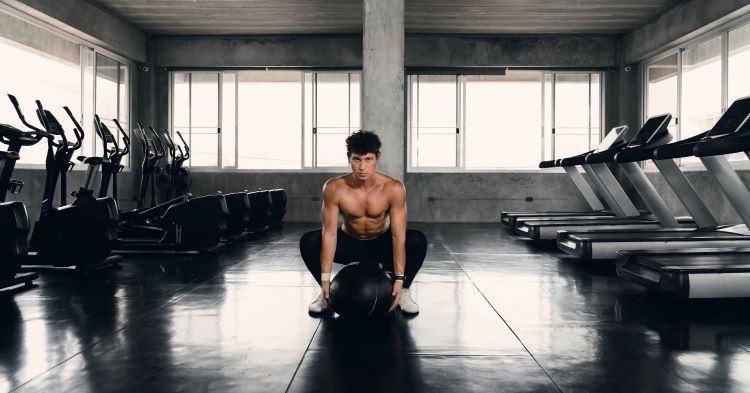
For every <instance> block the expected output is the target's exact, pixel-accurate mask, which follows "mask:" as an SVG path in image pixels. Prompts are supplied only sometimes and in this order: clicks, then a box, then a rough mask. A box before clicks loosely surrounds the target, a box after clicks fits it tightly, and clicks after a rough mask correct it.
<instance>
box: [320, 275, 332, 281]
mask: <svg viewBox="0 0 750 393" xmlns="http://www.w3.org/2000/svg"><path fill="white" fill-rule="evenodd" d="M320 281H331V273H320Z"/></svg>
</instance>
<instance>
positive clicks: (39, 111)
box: [35, 100, 69, 151]
mask: <svg viewBox="0 0 750 393" xmlns="http://www.w3.org/2000/svg"><path fill="white" fill-rule="evenodd" d="M35 102H36V117H37V118H38V119H39V122H40V123H42V127H44V129H45V130H46V131H47V132H49V133H50V134H52V135H59V136H60V138H61V141H60V142H56V141H55V139H54V138H50V139H49V143H50V144H51V145H52V146H54V147H57V148H59V149H61V150H62V151H68V150H69V147H68V138H67V137H66V136H65V130H63V129H62V126H60V129H57V130H55V129H54V128H53V127H52V122H51V119H50V116H49V115H52V113H50V112H49V111H47V110H46V109H44V106H43V105H42V102H41V101H39V100H36V101H35Z"/></svg>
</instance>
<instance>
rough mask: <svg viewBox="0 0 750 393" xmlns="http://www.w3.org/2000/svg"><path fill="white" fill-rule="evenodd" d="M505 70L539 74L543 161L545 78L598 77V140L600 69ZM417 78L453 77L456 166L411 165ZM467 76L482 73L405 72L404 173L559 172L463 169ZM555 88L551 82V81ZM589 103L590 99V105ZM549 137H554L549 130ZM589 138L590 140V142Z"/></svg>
mask: <svg viewBox="0 0 750 393" xmlns="http://www.w3.org/2000/svg"><path fill="white" fill-rule="evenodd" d="M505 70H506V71H514V70H516V71H538V72H539V74H540V79H539V84H540V89H541V105H540V108H541V112H540V114H541V118H542V121H541V127H540V133H541V140H540V146H539V148H540V153H541V157H542V160H544V159H546V158H545V154H546V149H545V144H546V142H547V141H546V138H547V135H546V134H547V132H546V128H545V123H546V118H545V112H546V111H545V110H546V106H545V97H544V94H545V75H552V77H553V79H554V78H555V75H557V74H587V75H589V83H591V80H590V76H591V75H594V74H596V75H599V97H600V102H599V140H601V138H602V136H603V134H604V132H605V128H604V125H605V124H606V123H605V114H606V110H605V108H606V106H605V105H606V96H605V92H606V75H605V72H604V71H602V70H600V69H588V70H578V69H576V70H566V69H535V68H506V69H505ZM419 75H443V76H453V75H455V76H456V94H457V96H456V106H457V110H458V113H457V114H456V127H457V128H458V129H459V134H458V137H457V141H458V142H459V143H458V144H457V147H456V150H457V153H458V156H457V160H456V161H457V164H456V166H454V167H420V166H414V165H413V160H412V158H413V156H412V148H413V145H412V123H411V121H412V116H413V114H412V112H413V105H412V98H413V97H412V88H411V85H412V80H411V78H412V77H418V76H419ZM467 75H483V74H482V73H481V72H476V73H474V72H469V73H461V72H456V73H450V71H449V70H445V73H437V74H436V73H433V72H427V73H424V74H420V73H419V72H414V73H412V74H409V73H407V74H406V79H405V81H406V83H405V89H406V104H405V105H406V124H405V133H406V164H407V165H406V172H407V173H538V172H545V173H550V172H562V169H560V168H552V169H547V168H545V169H539V168H482V169H480V168H466V132H465V129H466V116H465V113H466V102H465V101H466V83H465V78H464V77H465V76H467ZM487 75H497V74H496V73H494V74H493V73H487ZM553 86H554V82H553ZM554 90H555V89H554V87H553V88H552V94H553V96H552V108H553V110H552V112H551V115H552V116H553V120H552V123H551V124H552V128H553V129H554V128H555V124H554V98H555V97H554ZM590 102H591V100H590V99H589V105H590ZM590 118H591V107H590V106H589V119H590ZM589 123H590V124H589V127H592V126H593V124H591V122H590V120H589ZM550 135H553V134H552V133H551V131H550ZM552 138H553V139H552V143H553V147H552V151H554V137H552ZM590 138H591V137H589V140H590Z"/></svg>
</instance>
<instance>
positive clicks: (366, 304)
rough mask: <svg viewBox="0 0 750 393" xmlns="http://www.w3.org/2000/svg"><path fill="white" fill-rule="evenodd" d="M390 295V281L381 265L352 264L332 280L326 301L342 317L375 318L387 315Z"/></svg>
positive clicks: (391, 300)
mask: <svg viewBox="0 0 750 393" xmlns="http://www.w3.org/2000/svg"><path fill="white" fill-rule="evenodd" d="M392 291H393V283H392V282H391V277H390V276H389V275H388V273H387V272H386V271H385V270H383V268H382V266H381V265H380V264H377V263H363V262H354V263H351V264H349V265H347V266H345V267H344V268H343V269H341V271H340V272H339V273H338V274H336V276H335V277H334V278H333V281H331V292H330V294H329V298H328V301H329V305H330V306H331V309H332V310H333V311H335V312H336V313H338V314H339V315H341V316H342V317H348V318H366V317H377V316H383V315H385V314H387V313H388V309H389V308H390V307H391V303H392V302H393V297H392V296H391V292H392Z"/></svg>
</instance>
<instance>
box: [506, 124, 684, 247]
mask: <svg viewBox="0 0 750 393" xmlns="http://www.w3.org/2000/svg"><path fill="white" fill-rule="evenodd" d="M671 118H672V116H671V115H670V114H663V115H658V116H654V117H651V118H649V119H648V120H647V121H646V123H645V124H644V125H643V126H642V127H641V129H640V130H638V132H637V133H636V135H635V136H634V137H633V139H632V140H631V141H630V142H628V144H627V146H624V147H620V148H615V149H609V150H606V151H603V152H598V153H592V154H589V155H587V156H585V157H576V158H573V159H570V160H569V159H564V160H563V161H566V160H568V161H574V162H585V163H586V164H590V165H591V167H592V168H593V169H594V170H595V171H596V173H597V175H599V178H600V180H601V181H602V182H603V183H604V184H605V186H606V188H605V189H606V190H607V191H609V192H611V194H610V195H605V197H606V198H608V199H607V200H608V201H609V200H611V201H613V206H616V207H618V208H620V209H622V211H621V212H620V214H618V216H619V217H585V216H580V217H570V218H558V217H547V218H540V219H531V220H523V221H521V220H518V221H517V225H516V234H518V235H519V236H523V237H528V238H531V239H533V240H546V241H550V240H556V239H557V232H558V231H560V230H589V229H616V228H619V227H624V226H627V227H628V228H633V229H657V228H663V227H664V228H681V227H685V226H693V225H694V221H693V219H692V218H691V217H674V216H673V215H672V214H671V213H670V212H669V209H668V207H667V206H666V203H665V202H664V201H663V200H662V199H661V197H660V196H659V193H658V192H657V191H656V189H655V188H654V186H653V185H652V184H651V183H650V182H649V181H648V178H647V177H646V175H645V173H643V170H642V169H641V168H640V167H639V166H638V165H635V164H633V165H632V166H621V167H622V169H623V171H624V172H625V173H626V174H627V177H628V178H629V179H630V181H631V183H632V185H633V187H635V189H636V191H637V192H638V194H640V196H641V197H642V198H643V199H644V201H645V202H646V205H647V206H648V207H649V208H650V209H652V210H653V215H652V214H648V215H644V214H642V213H641V212H640V211H638V210H637V209H636V207H635V205H634V204H633V202H632V201H631V200H630V198H628V196H627V194H626V193H625V191H624V190H623V189H622V187H621V186H620V185H619V183H617V180H616V179H615V177H614V175H613V174H612V172H611V171H610V170H609V168H608V167H607V164H609V163H614V161H615V156H616V155H617V154H618V153H620V152H622V151H626V150H631V149H638V148H641V147H651V146H661V145H665V144H667V143H668V142H669V141H670V140H671V139H672V136H671V135H670V134H669V131H668V130H667V125H668V124H669V121H670V120H671ZM655 207H656V209H654V208H655Z"/></svg>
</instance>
